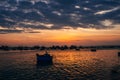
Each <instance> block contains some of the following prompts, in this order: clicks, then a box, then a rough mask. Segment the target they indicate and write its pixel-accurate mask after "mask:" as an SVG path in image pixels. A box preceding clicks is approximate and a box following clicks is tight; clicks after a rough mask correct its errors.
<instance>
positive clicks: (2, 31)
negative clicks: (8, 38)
mask: <svg viewBox="0 0 120 80" xmlns="http://www.w3.org/2000/svg"><path fill="white" fill-rule="evenodd" d="M21 32H23V31H22V30H11V29H0V34H8V33H21Z"/></svg>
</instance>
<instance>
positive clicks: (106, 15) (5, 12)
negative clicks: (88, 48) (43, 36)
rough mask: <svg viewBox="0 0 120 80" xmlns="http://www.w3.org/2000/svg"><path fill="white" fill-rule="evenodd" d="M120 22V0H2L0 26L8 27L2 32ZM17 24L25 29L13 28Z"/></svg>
mask: <svg viewBox="0 0 120 80" xmlns="http://www.w3.org/2000/svg"><path fill="white" fill-rule="evenodd" d="M119 23H120V0H0V26H1V27H2V28H7V29H8V30H6V31H5V30H0V32H3V31H4V32H9V33H12V32H13V33H15V32H23V31H24V29H27V28H31V29H40V30H41V29H49V30H52V29H63V28H65V27H66V26H70V27H72V28H79V27H80V28H96V29H106V28H111V27H114V25H116V24H119ZM16 27H19V28H23V31H21V30H11V28H14V29H15V28H16ZM9 30H10V31H9ZM31 33H32V32H31Z"/></svg>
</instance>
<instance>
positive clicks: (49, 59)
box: [36, 51, 53, 65]
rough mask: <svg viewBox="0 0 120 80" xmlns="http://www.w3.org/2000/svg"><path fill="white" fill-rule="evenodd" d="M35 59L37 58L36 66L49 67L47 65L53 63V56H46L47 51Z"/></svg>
mask: <svg viewBox="0 0 120 80" xmlns="http://www.w3.org/2000/svg"><path fill="white" fill-rule="evenodd" d="M36 57H37V64H38V65H49V64H52V63H53V56H51V55H50V54H48V52H47V51H46V53H45V54H43V55H39V54H36Z"/></svg>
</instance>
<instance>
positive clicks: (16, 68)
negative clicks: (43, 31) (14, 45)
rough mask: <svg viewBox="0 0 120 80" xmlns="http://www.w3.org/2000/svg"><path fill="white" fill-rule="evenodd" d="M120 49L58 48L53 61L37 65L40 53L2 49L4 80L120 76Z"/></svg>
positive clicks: (89, 79) (106, 79)
mask: <svg viewBox="0 0 120 80" xmlns="http://www.w3.org/2000/svg"><path fill="white" fill-rule="evenodd" d="M118 51H120V50H97V52H91V51H88V50H87V51H85V50H82V51H75V50H65V51H60V50H54V51H49V52H50V54H51V55H53V57H54V58H53V63H54V64H53V65H48V66H36V56H35V54H36V53H39V54H43V53H44V51H0V80H119V79H120V77H119V75H120V74H119V73H117V74H116V73H115V74H113V73H112V72H111V71H112V69H113V67H116V66H118V65H120V57H118V55H117V52H118Z"/></svg>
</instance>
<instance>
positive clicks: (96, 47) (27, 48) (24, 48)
mask: <svg viewBox="0 0 120 80" xmlns="http://www.w3.org/2000/svg"><path fill="white" fill-rule="evenodd" d="M81 49H99V50H101V49H120V45H113V46H76V45H71V46H67V45H63V46H58V45H56V46H55V45H53V46H50V47H46V46H32V47H29V46H14V47H13V46H0V50H4V51H9V50H81Z"/></svg>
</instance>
